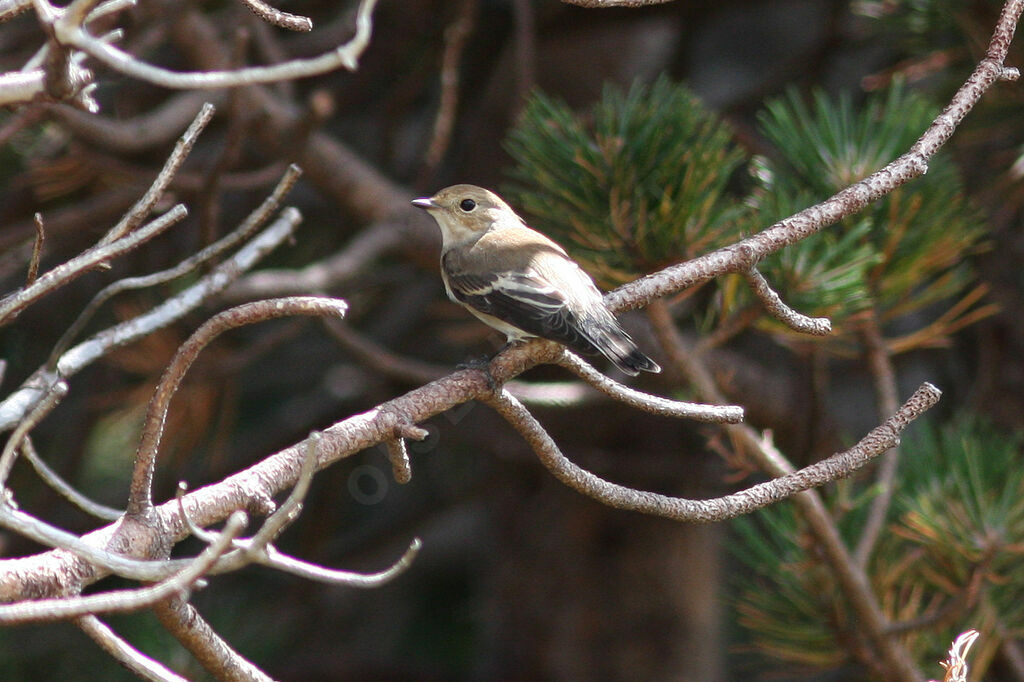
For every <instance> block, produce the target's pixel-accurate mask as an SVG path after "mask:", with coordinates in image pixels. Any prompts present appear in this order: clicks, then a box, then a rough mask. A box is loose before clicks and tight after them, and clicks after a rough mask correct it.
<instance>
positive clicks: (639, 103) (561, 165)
mask: <svg viewBox="0 0 1024 682" xmlns="http://www.w3.org/2000/svg"><path fill="white" fill-rule="evenodd" d="M505 146H506V148H507V149H508V151H509V153H510V154H511V155H512V157H513V159H515V161H516V163H517V166H516V167H515V168H514V169H513V171H512V177H513V178H514V183H513V184H512V185H511V186H510V187H509V188H507V189H506V191H505V193H506V194H507V195H508V196H509V197H510V198H511V199H512V201H513V203H514V204H515V205H517V206H519V207H521V208H522V209H523V210H524V211H525V212H526V213H527V214H528V215H529V216H530V218H531V221H532V222H531V224H532V225H534V226H535V227H537V228H539V229H541V230H542V231H544V232H545V233H547V234H548V235H550V236H551V237H552V238H554V239H555V240H556V241H559V242H560V243H561V244H562V245H563V246H565V247H566V248H567V249H568V250H569V251H571V253H572V255H573V257H574V258H577V259H578V260H579V261H580V262H581V264H582V265H583V267H584V268H585V269H586V270H587V271H588V272H589V273H590V274H591V275H593V276H594V278H595V279H597V280H598V281H599V282H600V283H601V284H603V285H604V286H605V287H611V286H614V285H617V284H621V283H623V282H626V281H629V280H632V279H635V278H636V277H637V276H639V275H641V274H645V273H648V272H651V271H654V270H657V269H659V268H662V267H665V266H666V265H670V264H673V263H678V262H681V261H684V260H686V259H688V258H692V257H693V256H697V255H700V254H702V253H705V252H707V251H710V250H713V249H715V248H717V247H719V246H723V245H725V244H727V243H729V242H732V241H734V240H735V239H736V237H737V236H738V231H737V229H736V225H737V222H738V218H739V217H740V215H741V214H742V212H743V211H744V210H745V209H744V207H743V205H742V202H740V201H738V200H737V199H736V198H735V197H733V196H731V195H730V194H729V192H728V191H727V188H728V184H729V182H730V179H731V178H732V177H733V175H734V172H735V171H736V169H737V168H738V167H739V166H740V165H741V164H742V163H743V161H744V158H745V157H744V154H743V153H742V151H741V150H740V149H739V148H738V147H737V146H736V145H735V143H734V142H733V140H732V133H731V132H730V131H729V129H728V128H727V127H726V126H725V125H724V124H723V123H722V122H721V121H719V120H718V119H717V118H716V117H715V116H714V115H713V114H712V113H710V112H709V111H707V110H706V109H705V108H704V107H703V106H702V105H701V103H700V102H699V101H698V100H697V98H696V97H695V96H694V95H693V94H692V93H691V92H690V91H689V90H687V89H686V88H685V87H684V86H682V85H678V84H675V83H672V82H670V81H669V80H668V79H667V78H660V79H659V80H657V81H656V82H655V83H653V84H652V85H645V84H642V83H636V84H634V85H633V86H632V87H631V88H629V90H627V91H623V90H621V89H619V88H617V87H614V86H608V87H606V88H605V90H604V94H603V97H602V99H601V101H600V102H599V103H597V104H596V105H595V106H594V107H593V108H592V109H591V110H590V111H588V112H585V113H581V114H577V113H574V112H573V111H572V110H571V109H569V107H568V106H567V105H566V104H564V103H562V102H559V101H556V100H553V99H550V98H548V97H546V96H544V95H543V94H541V93H535V94H534V95H533V96H532V97H531V99H530V101H529V102H528V103H527V105H526V107H525V109H524V111H523V113H522V115H521V118H520V120H519V121H518V123H517V125H516V126H515V127H514V128H513V129H512V131H511V132H510V133H509V137H508V139H507V141H506V145H505Z"/></svg>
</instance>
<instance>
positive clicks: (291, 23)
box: [241, 0, 313, 31]
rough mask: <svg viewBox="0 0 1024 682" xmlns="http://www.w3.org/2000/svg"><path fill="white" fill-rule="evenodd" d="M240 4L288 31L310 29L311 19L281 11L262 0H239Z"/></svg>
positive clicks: (311, 26) (311, 25)
mask: <svg viewBox="0 0 1024 682" xmlns="http://www.w3.org/2000/svg"><path fill="white" fill-rule="evenodd" d="M241 1H242V4H243V5H245V6H246V7H248V8H249V10H250V11H251V12H252V13H253V14H255V15H256V16H258V17H259V18H260V19H262V20H263V21H265V22H267V23H268V24H273V25H274V26H280V27H281V28H286V29H288V30H289V31H312V30H313V20H312V19H310V18H309V17H304V16H301V15H299V14H291V13H289V12H282V11H281V10H279V9H277V8H276V7H271V6H270V5H268V4H267V3H265V2H263V0H241Z"/></svg>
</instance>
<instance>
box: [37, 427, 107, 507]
mask: <svg viewBox="0 0 1024 682" xmlns="http://www.w3.org/2000/svg"><path fill="white" fill-rule="evenodd" d="M21 454H22V456H23V457H24V458H25V459H27V460H28V463H29V464H31V465H32V468H33V469H35V470H36V474H38V475H39V478H41V479H43V482H44V483H46V484H47V485H48V486H50V487H51V488H53V489H54V490H55V491H57V494H59V495H60V496H61V497H63V498H64V499H65V500H67V501H68V502H70V503H71V504H73V505H75V506H76V507H78V508H79V509H81V510H82V511H84V512H85V513H86V514H90V515H92V516H95V517H96V518H98V519H101V520H103V521H116V520H117V519H119V518H121V515H122V514H124V512H123V511H122V510H120V509H114V508H113V507H108V506H106V505H103V504H100V503H98V502H94V501H93V500H91V499H89V498H88V497H86V496H85V495H83V494H82V493H80V492H78V490H76V489H75V488H74V486H72V485H71V484H70V483H68V482H67V481H65V480H64V479H63V478H61V476H60V475H59V474H58V473H57V472H56V471H54V470H53V469H51V468H50V466H49V465H48V464H47V463H46V462H44V461H43V458H42V457H40V456H39V453H38V452H36V448H35V446H34V445H33V444H32V439H31V438H29V437H27V436H26V438H25V440H24V441H23V442H22V444H21Z"/></svg>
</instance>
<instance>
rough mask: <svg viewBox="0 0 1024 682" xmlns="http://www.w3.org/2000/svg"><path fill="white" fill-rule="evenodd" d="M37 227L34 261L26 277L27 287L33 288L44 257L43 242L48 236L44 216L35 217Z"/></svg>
mask: <svg viewBox="0 0 1024 682" xmlns="http://www.w3.org/2000/svg"><path fill="white" fill-rule="evenodd" d="M33 222H34V223H35V226H36V238H35V239H34V240H33V241H32V259H31V260H29V262H28V275H26V276H25V286H27V287H29V286H32V283H33V282H35V281H36V276H37V275H38V274H39V259H40V258H42V257H43V240H44V239H46V234H45V233H44V232H43V214H42V213H36V214H35V216H33Z"/></svg>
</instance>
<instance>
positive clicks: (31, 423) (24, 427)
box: [0, 381, 68, 490]
mask: <svg viewBox="0 0 1024 682" xmlns="http://www.w3.org/2000/svg"><path fill="white" fill-rule="evenodd" d="M67 393H68V384H67V382H66V381H58V382H56V383H54V384H53V385H52V386H50V387H49V390H48V391H47V393H46V395H45V396H44V397H43V399H42V400H40V401H39V402H38V403H37V404H36V405H35V406H34V407H33V408H32V411H31V412H29V413H28V414H27V415H25V418H24V419H22V420H21V422H20V423H19V424H18V426H17V428H15V429H14V433H12V434H11V437H10V438H8V439H7V442H6V443H4V449H3V454H0V490H5V489H6V487H7V477H8V476H9V475H10V473H11V467H12V466H14V458H15V457H17V453H18V450H19V449H20V448H21V443H22V441H24V439H25V438H27V437H28V434H29V432H30V431H31V430H32V429H34V428H35V427H36V424H38V423H39V422H40V421H42V420H43V418H44V417H46V415H48V414H49V413H50V412H51V411H52V410H53V408H54V407H56V406H57V403H58V402H60V401H61V399H63V398H64V396H66V395H67Z"/></svg>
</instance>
